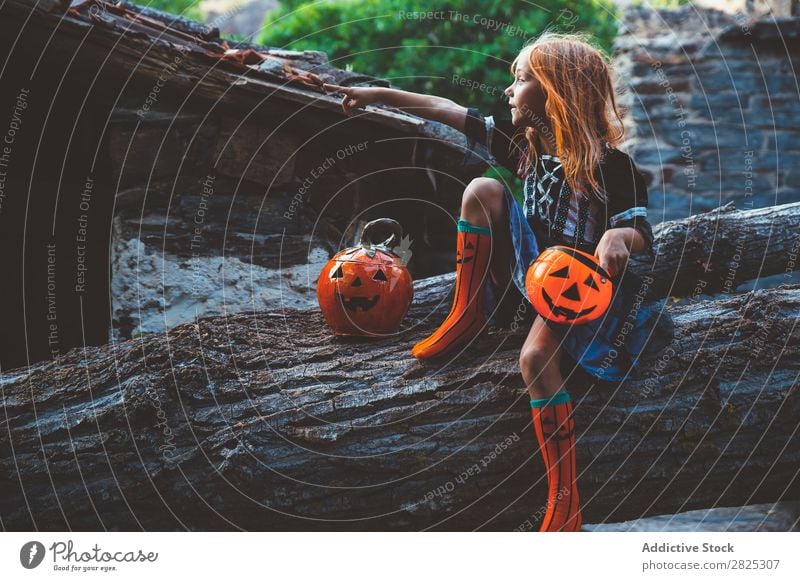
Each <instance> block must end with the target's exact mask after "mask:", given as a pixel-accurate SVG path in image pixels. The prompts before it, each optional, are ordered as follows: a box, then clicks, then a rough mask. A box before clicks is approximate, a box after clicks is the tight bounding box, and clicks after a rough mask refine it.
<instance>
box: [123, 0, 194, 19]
mask: <svg viewBox="0 0 800 581" xmlns="http://www.w3.org/2000/svg"><path fill="white" fill-rule="evenodd" d="M136 4H139V5H140V6H146V7H147V8H155V9H156V10H163V11H164V12H169V13H170V14H177V15H178V16H183V17H185V18H191V19H192V20H197V21H198V22H202V21H203V13H202V12H201V11H200V0H138V1H137V2H136Z"/></svg>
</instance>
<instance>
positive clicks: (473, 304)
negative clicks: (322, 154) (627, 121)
mask: <svg viewBox="0 0 800 581" xmlns="http://www.w3.org/2000/svg"><path fill="white" fill-rule="evenodd" d="M511 74H512V75H513V77H514V80H513V82H512V83H511V85H510V86H509V87H508V88H506V89H505V91H504V94H505V95H506V96H507V97H508V101H509V106H510V107H511V119H510V120H509V121H495V119H494V118H493V117H492V116H484V115H482V114H481V113H480V111H478V110H477V109H475V108H465V107H462V106H460V105H458V104H456V103H454V102H453V101H451V100H449V99H445V98H441V97H436V96H430V95H421V94H416V93H409V92H405V91H400V90H394V89H386V88H372V87H369V88H367V87H360V88H349V87H339V86H337V85H327V84H326V85H325V88H326V89H332V90H335V91H339V92H341V93H343V94H344V98H343V100H342V106H343V108H344V110H345V113H347V115H352V110H353V109H354V108H359V107H364V106H366V105H368V104H370V103H374V102H378V101H381V102H383V103H386V104H389V105H392V106H395V107H397V108H400V109H402V110H405V111H408V112H410V113H414V114H416V115H420V116H422V117H425V118H428V119H432V120H435V121H439V122H441V123H446V124H447V125H450V126H452V127H454V128H456V129H458V130H459V131H461V132H463V133H465V134H466V136H467V138H468V142H469V148H468V150H469V151H468V155H470V154H474V153H478V154H480V155H483V156H485V157H486V158H487V159H488V161H489V163H491V164H499V165H502V166H505V167H507V168H509V169H511V171H513V172H514V173H515V174H516V175H517V176H519V177H520V178H522V179H523V180H524V193H525V202H524V207H520V205H519V204H518V203H517V202H516V201H515V200H514V198H513V196H512V194H511V193H510V191H509V190H508V188H506V187H504V186H503V184H502V183H500V182H499V181H497V180H494V179H491V178H485V177H481V178H476V179H474V180H473V181H472V182H470V183H469V185H468V186H467V188H466V189H465V191H464V195H463V197H462V201H461V217H460V220H459V222H458V236H457V253H456V254H457V260H456V285H455V287H456V288H455V298H454V300H453V306H452V308H451V310H450V314H449V315H448V316H447V318H446V320H445V321H444V323H442V325H441V326H440V327H439V329H437V331H436V332H435V333H433V334H432V335H431V336H430V337H428V338H426V339H424V340H423V341H421V342H420V343H418V344H416V345H415V346H414V347H413V349H412V354H413V355H414V356H415V357H417V358H419V359H428V358H431V357H436V356H440V355H444V354H448V353H452V352H453V351H454V350H456V349H457V348H459V347H461V346H463V345H464V344H465V343H467V342H468V341H469V340H470V339H472V338H473V337H475V335H476V334H477V333H479V332H480V331H481V329H483V328H484V327H485V325H486V320H487V312H488V313H492V312H493V311H492V310H491V309H492V307H493V306H494V304H495V299H494V297H497V296H499V293H500V292H501V291H505V290H506V289H512V290H514V292H516V290H517V289H518V291H519V292H520V293H521V294H522V297H525V298H524V299H523V300H527V297H526V293H525V274H526V272H527V269H528V266H529V265H530V264H531V263H532V262H533V261H534V260H535V259H536V257H537V256H538V255H539V252H540V250H541V249H544V248H546V247H548V246H552V245H555V244H559V245H567V246H571V247H574V248H578V249H580V250H584V251H586V252H589V253H591V254H594V255H595V256H596V257H597V258H598V260H599V262H600V265H601V266H602V267H603V268H605V269H606V271H607V272H608V273H609V276H611V279H612V282H613V283H614V288H615V293H614V298H613V300H612V304H611V306H610V307H609V310H608V312H607V313H606V315H605V316H603V317H601V318H600V319H598V320H596V321H593V322H591V323H586V324H583V325H575V326H570V325H564V324H558V323H552V322H550V321H548V320H546V319H544V318H542V317H536V318H535V320H534V321H533V324H532V326H531V329H530V332H529V333H528V336H527V339H526V340H525V343H524V344H523V347H522V351H521V353H520V359H519V363H520V370H521V372H522V377H523V379H524V381H525V384H526V386H527V389H528V392H529V395H530V399H531V408H532V416H533V425H534V430H535V432H536V438H537V441H538V444H539V448H540V451H541V453H542V456H543V458H544V463H545V468H546V471H547V477H548V503H547V511H546V513H545V516H544V519H543V521H542V525H541V528H540V530H541V531H578V530H580V526H581V512H580V502H579V497H578V490H577V485H576V467H575V430H574V421H573V419H572V404H571V401H570V396H569V394H568V393H567V391H566V390H565V387H564V378H563V377H562V373H561V362H562V359H564V356H565V355H566V356H569V357H570V358H571V359H573V360H575V361H577V362H578V363H579V364H580V366H581V367H582V368H583V370H584V371H586V372H588V373H589V374H590V375H592V376H594V377H597V378H600V379H605V380H612V381H614V380H621V379H624V377H625V376H626V375H627V373H628V372H629V370H630V367H631V366H632V365H636V364H637V359H638V357H639V355H640V354H641V353H642V352H643V351H644V350H645V349H646V348H647V350H648V351H652V350H655V349H660V348H661V347H662V346H663V345H664V344H666V343H667V342H669V341H670V340H671V339H672V325H671V321H670V320H669V315H667V314H666V313H663V314H660V313H659V312H658V310H657V309H656V308H655V305H654V304H651V305H647V304H642V302H643V301H642V299H638V300H637V298H638V296H643V295H644V294H645V291H646V286H644V285H643V284H642V280H641V279H640V278H639V277H636V276H635V275H634V274H633V272H629V271H626V269H625V267H626V264H627V261H628V257H629V255H630V254H631V253H641V252H649V253H650V255H651V256H652V244H653V233H652V229H651V227H650V224H649V223H648V221H647V188H646V185H645V182H644V179H643V177H642V175H641V174H640V173H639V171H638V170H637V169H636V167H635V165H634V163H633V161H632V160H631V158H630V157H628V156H627V155H626V154H625V153H623V152H622V151H619V150H618V149H616V146H617V145H618V144H619V143H620V140H621V138H622V136H623V131H624V129H623V125H622V119H621V118H620V115H619V112H618V110H617V106H616V101H615V95H614V87H613V84H612V80H611V71H610V68H609V65H608V62H607V60H606V59H605V58H604V57H603V55H601V53H600V52H599V51H598V50H597V49H595V48H594V47H593V46H591V44H589V42H587V41H586V40H585V38H584V37H582V36H579V35H575V34H570V35H563V34H556V33H545V34H543V35H542V36H540V37H539V38H538V39H537V40H536V41H535V42H533V43H532V44H529V45H527V46H525V47H524V48H523V49H522V51H521V52H520V53H519V55H518V56H517V58H516V59H514V62H513V63H512V65H511ZM476 149H477V152H476V151H475V150H476ZM487 273H488V274H489V275H490V277H487ZM623 274H624V275H625V276H623ZM487 279H488V280H490V284H484V282H485V281H486V280H487ZM659 315H661V316H659ZM651 334H652V335H653V336H654V337H655V341H654V340H653V339H654V337H650V336H649V335H651ZM648 340H649V345H646V343H648Z"/></svg>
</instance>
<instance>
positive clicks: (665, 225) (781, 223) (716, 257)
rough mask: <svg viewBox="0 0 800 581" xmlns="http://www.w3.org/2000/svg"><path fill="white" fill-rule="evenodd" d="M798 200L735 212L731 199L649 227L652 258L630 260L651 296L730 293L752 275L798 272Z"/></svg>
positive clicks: (799, 236) (799, 249) (799, 203)
mask: <svg viewBox="0 0 800 581" xmlns="http://www.w3.org/2000/svg"><path fill="white" fill-rule="evenodd" d="M799 232H800V202H795V203H792V204H783V205H780V206H770V207H768V208H761V209H758V210H736V209H735V207H734V204H733V202H729V203H727V204H725V205H724V206H722V207H720V208H718V209H716V210H712V211H710V212H704V213H702V214H697V215H694V216H690V217H689V218H686V219H683V220H671V221H669V222H662V223H661V224H658V225H656V226H655V227H654V228H653V234H654V236H655V241H654V244H653V247H654V250H655V253H656V260H655V262H652V261H649V260H646V259H645V260H640V259H639V257H636V258H635V259H633V260H631V268H632V269H633V270H634V271H635V272H637V273H638V274H647V275H649V276H652V277H653V279H654V281H653V284H652V286H651V289H650V290H651V292H652V297H656V298H661V297H665V296H669V295H671V296H698V295H700V294H713V293H717V292H726V293H732V292H734V291H735V290H736V287H737V286H738V285H739V284H740V283H742V282H744V281H746V280H751V279H754V278H757V277H766V276H770V275H774V274H780V273H783V272H788V271H794V270H798V252H800V234H798V233H799Z"/></svg>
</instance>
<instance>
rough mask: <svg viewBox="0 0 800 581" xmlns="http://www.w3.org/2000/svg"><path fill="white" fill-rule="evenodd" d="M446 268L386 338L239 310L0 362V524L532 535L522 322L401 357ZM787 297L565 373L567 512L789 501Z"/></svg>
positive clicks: (593, 516)
mask: <svg viewBox="0 0 800 581" xmlns="http://www.w3.org/2000/svg"><path fill="white" fill-rule="evenodd" d="M444 280H445V277H437V278H433V279H426V280H422V281H418V283H417V286H416V298H415V302H414V305H413V307H412V310H411V311H410V313H409V316H408V318H407V320H406V323H405V326H404V329H403V330H402V332H401V333H400V334H399V336H397V337H395V338H393V339H387V340H381V341H375V342H354V341H349V342H346V341H343V340H337V339H334V338H333V337H331V335H330V334H329V332H328V330H327V329H326V328H324V325H323V321H322V317H321V315H320V314H319V313H317V312H313V311H309V312H296V311H287V312H285V313H258V314H251V315H247V314H238V315H233V316H230V317H227V318H225V317H215V318H209V319H202V320H200V321H199V322H198V323H197V324H187V325H182V326H180V327H177V328H175V329H174V330H172V331H170V333H169V334H168V335H165V336H150V337H147V338H143V339H141V340H132V341H127V342H123V343H119V344H116V345H110V346H107V347H102V348H91V349H86V350H85V352H84V351H80V350H73V351H71V352H70V353H69V354H68V355H67V356H65V357H64V358H63V359H62V360H61V361H58V362H51V363H45V364H40V365H37V366H35V367H33V368H32V369H30V370H29V371H27V372H25V373H18V374H14V375H12V374H6V375H5V376H2V379H1V380H0V385H2V393H3V406H4V414H3V416H0V417H2V422H3V424H4V425H3V426H2V430H0V483H2V484H0V486H2V491H0V492H1V493H0V517H1V518H2V526H3V528H4V529H6V530H23V529H25V530H31V529H34V528H36V529H39V530H47V529H64V528H70V529H73V530H85V529H92V530H94V529H100V530H101V529H114V530H116V529H126V530H129V529H134V530H136V529H147V530H163V529H181V528H189V529H201V530H217V529H236V528H240V529H248V530H275V529H278V530H286V529H297V530H330V529H335V530H346V529H359V530H369V529H392V530H418V529H427V528H430V529H436V530H463V529H476V528H479V529H484V530H513V529H520V530H529V529H534V528H537V524H536V523H537V521H538V519H539V518H541V516H542V513H543V508H544V499H545V488H544V484H545V482H544V477H543V465H542V462H541V459H540V457H539V455H538V453H537V452H536V450H535V444H534V435H533V433H532V430H531V426H530V411H529V406H528V398H527V395H526V392H525V390H524V388H523V385H522V381H521V379H520V377H519V374H518V368H517V358H518V353H519V348H520V346H521V344H522V341H523V339H524V330H519V331H516V332H512V331H497V332H494V333H490V334H488V335H486V336H484V337H482V338H480V339H479V340H478V341H477V342H476V343H475V344H474V345H473V346H472V347H471V348H470V349H469V350H468V355H464V356H461V357H460V358H459V359H458V360H456V361H453V362H440V363H439V364H438V365H437V364H423V363H420V362H418V361H416V360H414V359H413V358H412V357H411V356H410V354H409V347H410V346H411V344H412V343H413V342H414V341H417V340H419V339H420V338H421V337H423V336H424V335H425V334H426V333H429V332H430V331H431V330H432V329H433V328H434V327H435V325H436V323H438V321H440V319H441V312H442V311H443V310H446V308H447V306H448V303H447V301H446V300H443V299H445V297H446V293H447V291H448V285H446V284H445V283H444V282H443V281H444ZM799 309H800V286H793V287H788V288H782V289H773V290H768V291H756V292H753V293H748V294H745V295H738V296H733V297H731V298H729V299H727V300H724V301H708V302H703V303H702V304H700V305H690V306H681V307H673V309H672V311H671V312H672V315H673V317H674V319H675V322H676V327H677V328H676V337H675V340H674V342H673V344H672V345H670V346H669V347H667V348H666V349H664V350H663V351H662V352H661V353H658V354H655V355H653V356H652V357H650V358H649V359H647V360H645V361H644V362H643V364H642V368H641V373H640V374H639V375H637V377H635V378H631V379H630V380H627V381H625V382H623V383H621V384H620V385H619V387H615V386H613V385H612V384H599V383H594V384H585V383H584V384H580V383H578V384H574V385H573V384H571V385H570V391H571V393H572V395H573V400H574V402H575V410H576V411H575V414H576V416H575V417H576V429H577V446H578V468H579V472H580V481H579V484H580V490H581V500H582V505H583V507H584V508H583V510H584V520H585V522H587V523H591V522H600V521H604V520H624V519H631V518H637V517H642V516H647V515H654V514H662V513H671V512H676V511H680V510H688V509H692V508H700V507H710V506H726V505H743V504H748V503H754V502H768V501H774V500H778V499H780V498H797V496H798V494H797V487H796V486H792V485H793V483H794V481H795V479H796V477H797V472H798V468H797V467H798V461H799V460H800V445H798V444H799V443H800V442H799V441H798V435H797V417H798V414H799V413H800V396H799V395H798V389H797V377H798V369H800V358H798V345H800V341H798V339H800V330H798V328H797V324H796V321H797V313H798V310H799ZM431 311H434V312H433V314H431Z"/></svg>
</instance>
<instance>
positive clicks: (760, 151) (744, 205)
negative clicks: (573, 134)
mask: <svg viewBox="0 0 800 581" xmlns="http://www.w3.org/2000/svg"><path fill="white" fill-rule="evenodd" d="M798 34H800V20H798V19H797V18H792V17H786V18H778V19H775V18H773V17H771V16H770V17H762V18H760V19H753V18H752V17H751V16H748V15H745V14H743V13H735V14H727V13H724V12H719V11H715V10H702V9H698V8H696V7H695V6H692V5H688V6H685V7H683V8H681V9H680V10H660V11H656V10H651V9H647V8H645V7H635V8H631V9H629V10H628V11H627V13H626V16H625V20H624V21H623V23H622V26H621V30H620V37H619V38H618V40H617V43H616V57H615V62H616V68H617V71H618V74H619V77H620V79H621V80H622V83H623V85H625V88H626V92H625V93H624V95H623V96H622V98H621V103H622V104H623V105H624V106H625V107H626V108H627V113H626V127H627V128H628V130H629V132H628V138H627V141H626V143H625V144H624V148H625V149H626V150H627V151H629V152H631V153H632V155H633V157H634V159H635V160H636V162H637V164H638V165H639V166H640V168H641V169H642V170H643V172H644V173H645V174H646V176H647V179H648V186H649V193H650V215H651V216H652V221H653V222H654V223H657V222H660V221H662V220H670V219H675V218H682V217H686V216H688V215H690V214H696V213H698V212H702V211H705V210H709V209H712V208H716V207H718V206H720V205H722V204H724V203H726V202H728V201H731V200H733V201H734V202H735V203H736V206H737V208H741V209H749V208H759V207H765V206H771V205H776V204H783V203H787V202H791V201H797V200H800V170H798V169H797V167H798V166H797V162H798V161H800V100H798V82H797V79H796V78H795V68H796V66H797V65H798V64H799V63H800V44H798V42H797V37H798Z"/></svg>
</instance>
